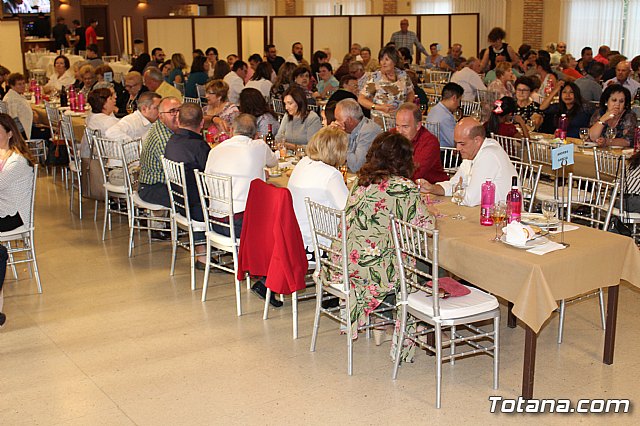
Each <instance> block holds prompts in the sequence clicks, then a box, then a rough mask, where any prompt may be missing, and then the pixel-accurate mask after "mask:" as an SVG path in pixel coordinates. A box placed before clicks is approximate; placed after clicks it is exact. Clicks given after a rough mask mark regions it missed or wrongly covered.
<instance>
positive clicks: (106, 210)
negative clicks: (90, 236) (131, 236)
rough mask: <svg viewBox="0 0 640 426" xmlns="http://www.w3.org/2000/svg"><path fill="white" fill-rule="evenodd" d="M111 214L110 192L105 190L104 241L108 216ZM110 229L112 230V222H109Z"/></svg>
mask: <svg viewBox="0 0 640 426" xmlns="http://www.w3.org/2000/svg"><path fill="white" fill-rule="evenodd" d="M110 216H111V206H110V203H109V193H108V192H107V191H105V192H104V222H103V223H102V241H104V239H105V238H106V235H107V218H108V217H110ZM109 222H111V221H109ZM109 230H111V224H109Z"/></svg>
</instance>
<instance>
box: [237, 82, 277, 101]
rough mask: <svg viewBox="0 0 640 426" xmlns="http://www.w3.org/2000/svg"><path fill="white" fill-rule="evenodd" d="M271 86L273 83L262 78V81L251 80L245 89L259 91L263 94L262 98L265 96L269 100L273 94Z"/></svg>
mask: <svg viewBox="0 0 640 426" xmlns="http://www.w3.org/2000/svg"><path fill="white" fill-rule="evenodd" d="M271 86H273V83H272V82H271V81H269V80H265V79H264V78H261V79H260V80H249V82H248V83H247V84H245V85H244V87H245V89H246V88H247V87H252V88H254V89H258V90H259V91H260V93H262V96H264V98H265V99H269V93H271Z"/></svg>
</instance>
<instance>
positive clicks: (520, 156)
mask: <svg viewBox="0 0 640 426" xmlns="http://www.w3.org/2000/svg"><path fill="white" fill-rule="evenodd" d="M491 138H492V139H495V140H496V142H498V143H499V144H500V146H501V147H502V149H504V151H505V152H506V153H507V155H508V156H509V158H510V159H512V160H515V161H523V160H524V152H525V147H526V146H527V143H526V141H525V139H524V138H512V137H509V136H502V135H496V134H495V133H493V132H492V133H491Z"/></svg>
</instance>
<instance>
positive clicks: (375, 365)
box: [0, 176, 640, 425]
mask: <svg viewBox="0 0 640 426" xmlns="http://www.w3.org/2000/svg"><path fill="white" fill-rule="evenodd" d="M85 207H86V218H85V219H84V220H83V221H80V220H78V218H77V215H76V214H70V213H69V210H68V198H67V192H66V191H65V189H64V188H63V186H61V185H60V184H59V183H58V184H56V185H53V184H52V182H51V178H50V177H46V176H44V177H42V178H40V180H39V188H38V197H37V203H36V227H37V231H36V245H37V253H38V260H39V264H40V269H41V277H42V283H43V287H44V293H43V294H42V295H38V294H37V293H36V288H35V282H34V281H33V280H30V279H29V275H28V273H27V272H26V271H25V270H22V271H21V272H20V278H21V279H20V280H19V281H17V282H16V281H15V280H14V279H13V277H12V276H11V275H10V274H9V276H8V279H7V281H6V283H5V284H6V292H5V308H4V311H5V312H6V313H7V316H8V322H7V324H6V326H5V327H4V328H3V329H2V330H1V331H0V395H1V397H0V424H1V425H22V424H25V425H26V424H46V425H58V424H64V425H102V424H105V425H127V424H137V425H164V424H167V425H169V424H175V425H183V424H184V425H201V424H202V425H204V424H283V423H291V424H326V423H329V422H334V423H337V422H340V423H344V424H411V423H442V424H451V423H473V424H477V423H479V422H484V423H488V422H499V423H511V422H513V423H515V422H518V423H521V422H530V423H534V422H535V423H541V424H563V423H567V422H572V423H574V422H575V423H577V422H581V423H593V424H596V423H601V422H603V421H605V420H606V421H608V422H611V423H613V424H628V423H631V422H633V421H634V417H635V422H636V423H637V421H638V419H637V417H638V416H637V414H635V413H634V412H632V413H631V414H618V415H608V416H601V415H584V414H582V415H578V414H572V415H561V414H546V415H530V414H529V415H526V416H525V415H506V414H501V415H498V414H491V413H489V407H490V403H489V400H488V398H489V396H491V395H501V396H503V397H505V398H516V397H517V396H518V394H519V391H520V387H521V380H522V351H523V338H524V333H523V330H522V328H520V327H518V328H516V329H509V328H507V327H506V325H505V320H504V316H503V320H502V330H501V331H502V353H501V366H500V389H499V390H497V391H494V390H492V389H491V360H490V358H488V357H486V356H477V357H475V358H470V359H465V360H461V361H459V362H457V363H456V365H455V366H453V367H452V366H450V365H445V367H444V369H443V407H442V409H440V410H437V409H435V407H434V396H435V392H434V364H433V358H430V357H427V356H426V355H425V354H424V353H421V354H420V355H419V356H418V357H417V360H416V362H415V363H414V364H411V365H404V366H403V367H402V368H401V370H400V375H399V378H398V380H397V381H395V382H394V381H392V380H391V378H390V375H391V363H390V361H389V358H388V352H389V344H388V343H386V344H384V345H383V346H381V347H376V346H375V344H374V343H373V341H368V340H367V339H365V338H364V337H361V338H360V339H359V340H358V341H357V342H356V343H355V350H354V360H355V362H354V375H353V376H352V377H349V376H347V374H346V342H345V339H344V336H340V335H339V334H338V333H337V327H336V325H335V324H334V323H332V322H331V321H330V320H328V319H324V320H323V322H322V323H321V333H320V336H319V342H318V349H317V352H315V353H311V352H309V341H310V332H311V326H312V311H313V302H310V301H307V302H302V303H301V304H300V308H299V309H300V319H299V326H300V338H299V339H298V340H295V341H294V340H292V337H291V309H290V304H289V303H286V304H285V306H284V308H281V309H278V310H274V309H272V310H271V311H270V318H269V320H268V321H263V320H262V306H263V305H262V301H261V300H259V299H257V298H256V297H255V296H254V295H253V294H251V293H249V292H247V291H243V296H242V297H243V304H244V306H243V308H244V311H245V314H244V315H243V316H242V317H239V318H238V317H237V316H236V314H235V301H234V294H233V288H232V285H231V279H230V276H229V275H222V274H212V276H211V278H212V281H210V283H212V288H211V289H210V292H209V300H208V301H207V302H206V303H202V302H200V290H201V286H202V272H199V271H198V275H197V283H198V290H197V291H195V292H192V291H191V290H190V288H189V274H188V260H187V258H186V257H184V254H183V255H182V258H180V259H179V260H178V265H177V274H176V275H175V277H170V276H169V260H170V246H169V245H168V244H167V243H154V244H153V246H151V247H149V246H148V245H147V244H146V242H145V241H144V240H143V241H142V243H143V245H142V246H141V247H139V248H137V249H136V252H135V256H134V257H133V258H131V259H129V258H128V257H127V253H126V240H127V233H126V222H125V221H123V222H121V223H120V222H118V220H116V221H115V223H114V229H113V231H112V232H111V233H109V234H108V239H107V241H105V242H104V243H103V242H102V241H101V240H100V235H101V223H98V224H95V223H94V222H93V220H92V204H91V203H89V202H85ZM639 303H640V291H639V290H638V289H637V288H634V287H631V286H629V285H623V286H622V289H621V297H620V311H619V320H618V324H619V327H618V334H617V350H616V359H615V361H616V362H615V364H614V365H613V366H606V365H603V364H602V363H601V357H602V353H601V351H602V340H603V332H602V330H600V329H599V323H598V313H597V301H596V300H595V299H591V300H588V301H586V302H581V303H578V304H577V305H573V306H571V307H570V308H569V309H568V311H567V320H566V334H565V343H564V344H562V345H557V344H556V343H555V339H556V327H557V317H556V316H554V317H553V318H552V319H551V320H550V321H549V323H548V325H547V326H546V327H545V329H544V330H543V331H542V333H541V335H540V337H539V339H538V358H537V371H536V384H535V395H536V396H537V397H539V398H568V399H571V400H573V401H577V400H578V399H580V398H630V399H631V400H632V403H637V402H640V390H639V387H638V384H637V382H638V377H639V373H640V359H639V358H638V357H637V353H636V352H635V350H636V349H638V348H639V347H640V337H638V333H637V329H636V327H635V326H636V322H635V321H636V319H637V313H638V307H639V306H640V305H639ZM503 312H504V311H503Z"/></svg>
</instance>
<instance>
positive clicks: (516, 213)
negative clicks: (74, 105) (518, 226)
mask: <svg viewBox="0 0 640 426" xmlns="http://www.w3.org/2000/svg"><path fill="white" fill-rule="evenodd" d="M507 209H508V223H511V222H513V221H516V222H520V216H521V214H522V194H520V190H518V176H513V177H512V178H511V191H509V193H508V194H507Z"/></svg>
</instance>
